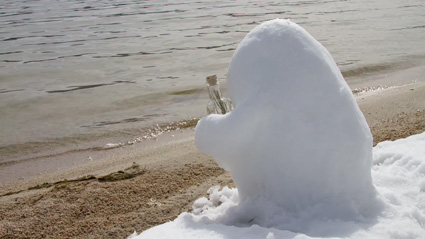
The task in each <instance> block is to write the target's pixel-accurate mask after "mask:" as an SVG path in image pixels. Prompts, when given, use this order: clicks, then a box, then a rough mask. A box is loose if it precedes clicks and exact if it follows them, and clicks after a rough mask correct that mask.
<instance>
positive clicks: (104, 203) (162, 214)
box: [0, 82, 425, 238]
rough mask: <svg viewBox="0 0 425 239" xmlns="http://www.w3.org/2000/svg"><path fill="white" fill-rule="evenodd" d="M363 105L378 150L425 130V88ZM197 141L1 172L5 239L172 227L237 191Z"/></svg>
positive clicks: (122, 234) (0, 228)
mask: <svg viewBox="0 0 425 239" xmlns="http://www.w3.org/2000/svg"><path fill="white" fill-rule="evenodd" d="M357 101H358V103H359V105H360V108H361V109H362V111H363V113H364V115H365V116H366V118H367V121H368V123H369V125H370V127H371V130H372V133H373V136H374V143H375V144H376V143H378V142H380V141H383V140H394V139H398V138H403V137H407V136H409V135H412V134H417V133H421V132H423V131H425V83H423V82H418V83H411V84H408V85H404V86H398V87H390V88H387V89H380V90H368V91H366V92H364V93H360V94H359V95H358V96H357ZM192 123H193V122H192ZM192 125H193V124H192ZM180 128H181V127H180ZM193 135H194V129H193V127H187V128H185V129H179V130H175V128H174V130H171V131H170V132H168V133H164V134H162V135H161V136H158V137H151V138H150V139H144V140H142V141H141V142H138V143H135V144H133V145H126V146H125V147H117V148H113V149H110V150H99V148H96V147H94V148H91V149H90V150H74V151H69V152H62V153H57V154H52V155H50V156H42V157H38V158H33V159H30V160H21V161H15V162H11V163H6V164H3V165H0V179H1V181H0V182H2V185H1V186H0V195H1V196H0V238H126V237H127V236H128V235H130V234H131V233H133V231H134V230H136V231H137V232H142V231H143V230H146V229H148V228H150V227H152V226H155V225H158V224H161V223H164V222H167V221H170V220H173V219H174V218H175V217H177V215H179V214H180V213H181V212H183V211H189V210H190V208H191V204H192V203H193V201H194V200H196V199H197V198H199V197H201V196H204V195H205V194H206V192H207V189H208V188H209V187H211V186H214V185H221V186H224V185H230V186H233V184H232V180H231V178H230V176H229V174H228V173H227V172H225V171H223V170H222V169H220V168H219V167H218V166H217V165H216V164H215V163H214V161H213V160H212V159H211V158H210V157H208V156H206V155H203V154H202V153H200V152H199V151H198V150H197V148H196V146H195V144H194V139H193Z"/></svg>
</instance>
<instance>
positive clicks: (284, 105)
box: [131, 19, 425, 239]
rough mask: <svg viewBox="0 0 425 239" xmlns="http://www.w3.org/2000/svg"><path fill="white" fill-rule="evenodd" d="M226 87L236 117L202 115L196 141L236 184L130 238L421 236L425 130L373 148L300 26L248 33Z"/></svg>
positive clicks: (349, 99) (279, 24)
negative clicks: (187, 210)
mask: <svg viewBox="0 0 425 239" xmlns="http://www.w3.org/2000/svg"><path fill="white" fill-rule="evenodd" d="M228 87H229V93H230V96H231V98H232V100H233V102H234V103H235V109H234V111H232V112H230V113H228V114H226V115H209V116H207V117H204V118H203V119H202V120H201V121H200V122H199V123H198V125H197V127H196V132H195V138H196V143H197V145H198V148H199V149H200V150H201V151H202V152H204V153H206V154H209V155H211V156H212V157H213V158H214V160H216V162H217V163H218V164H219V165H220V166H221V167H223V168H225V169H227V170H229V171H230V172H231V175H232V178H233V180H234V182H235V184H236V186H237V189H229V188H223V189H222V190H219V188H212V189H211V190H210V196H209V198H201V199H199V200H197V201H196V202H195V203H194V205H193V209H194V210H193V212H192V213H183V214H181V215H180V216H179V217H178V218H177V219H176V220H175V221H173V222H169V223H166V224H163V225H161V226H158V227H155V228H152V229H149V230H147V231H145V232H143V233H142V234H141V235H139V236H135V235H132V236H131V237H132V238H155V239H158V238H185V239H187V238H268V239H271V238H298V239H299V238H324V237H325V238H341V237H342V238H420V236H423V235H425V229H424V225H425V216H424V213H423V211H424V210H425V195H424V189H425V181H424V174H425V143H424V142H425V133H424V134H422V135H418V136H415V137H411V138H408V139H406V140H400V141H396V142H388V143H382V144H379V145H378V146H377V147H376V148H375V149H374V151H373V148H372V136H371V134H370V131H369V128H368V126H367V123H366V121H365V119H364V116H363V114H362V113H361V112H360V110H359V108H358V106H357V103H356V101H355V99H354V97H353V95H352V93H351V91H350V89H349V87H348V86H347V84H346V83H345V81H344V79H343V77H342V75H341V73H340V71H339V70H338V67H337V66H336V64H335V62H334V60H333V59H332V57H331V56H330V54H329V53H328V52H327V50H326V49H325V48H324V47H323V46H322V45H321V44H320V43H318V42H317V41H316V40H315V39H314V38H313V37H312V36H310V35H309V34H308V33H307V32H306V31H305V30H304V29H302V28H301V27H300V26H298V25H297V24H295V23H292V22H290V21H286V20H279V19H277V20H273V21H269V22H265V23H263V24H261V25H260V26H258V27H256V28H255V29H254V30H252V31H251V32H250V33H249V34H248V35H247V36H246V37H245V38H244V39H243V41H242V42H241V43H240V44H239V46H238V48H237V49H236V52H235V54H234V55H233V58H232V62H231V64H230V67H229V72H228ZM372 151H373V152H374V154H372ZM372 155H374V156H373V162H374V164H373V168H372ZM372 173H373V180H374V181H375V185H376V188H375V186H374V185H373V184H372ZM377 190H378V192H377Z"/></svg>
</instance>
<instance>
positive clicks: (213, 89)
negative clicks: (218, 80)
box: [207, 84, 222, 100]
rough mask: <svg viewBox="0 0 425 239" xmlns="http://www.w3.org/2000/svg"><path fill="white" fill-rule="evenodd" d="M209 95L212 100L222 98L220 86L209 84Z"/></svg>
mask: <svg viewBox="0 0 425 239" xmlns="http://www.w3.org/2000/svg"><path fill="white" fill-rule="evenodd" d="M207 88H208V95H209V96H210V99H211V100H214V99H221V98H222V97H221V92H220V86H219V85H218V84H217V85H208V87H207Z"/></svg>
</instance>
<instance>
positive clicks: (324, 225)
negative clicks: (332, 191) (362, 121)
mask: <svg viewBox="0 0 425 239" xmlns="http://www.w3.org/2000/svg"><path fill="white" fill-rule="evenodd" d="M372 176H373V180H374V183H375V185H376V188H377V191H378V193H379V194H380V195H382V200H383V201H384V203H383V208H381V213H379V214H377V215H376V216H375V217H374V218H369V220H365V221H363V222H359V221H344V220H314V219H309V218H313V215H314V210H311V211H304V213H305V214H304V215H303V217H304V219H303V220H300V218H297V217H294V216H290V215H287V216H286V218H285V219H284V220H283V221H282V218H280V219H275V220H277V221H280V222H284V223H282V224H281V225H276V226H275V227H262V226H258V225H255V224H254V223H253V222H245V223H239V224H232V223H233V222H232V219H234V218H235V217H237V216H238V215H239V214H243V213H244V212H245V210H246V208H243V207H241V205H240V201H239V194H238V190H237V189H229V188H223V189H222V190H221V191H220V190H219V189H218V188H213V189H211V192H210V196H209V199H207V198H201V199H198V200H197V201H196V202H195V203H194V206H193V207H194V210H193V212H192V213H183V214H181V215H180V216H179V217H178V218H177V219H176V220H174V221H173V222H168V223H165V224H163V225H160V226H157V227H154V228H151V229H149V230H147V231H145V232H143V233H142V234H140V235H139V236H136V235H133V236H132V237H131V238H132V239H150V238H152V239H162V238H173V239H180V238H182V239H183V238H184V239H191V238H194V239H195V238H196V239H198V238H205V239H216V238H217V239H224V238H226V239H229V238H246V239H258V238H266V239H277V238H279V239H309V238H312V239H313V238H314V239H316V238H328V239H329V238H352V239H364V238H368V239H382V238H385V239H392V238H393V239H396V238H402V239H421V238H424V235H425V214H424V212H425V132H424V133H422V134H420V135H415V136H411V137H409V138H407V139H401V140H397V141H394V142H383V143H380V144H378V145H377V146H376V147H375V148H374V150H373V167H372ZM245 206H247V205H245ZM252 206H253V207H257V208H256V210H270V209H269V208H268V205H252ZM235 214H236V215H235ZM282 217H284V215H282ZM269 220H274V219H273V218H270V219H269ZM290 224H293V225H290ZM295 224H298V225H299V229H303V227H304V230H289V229H288V228H291V227H292V228H294V225H295ZM305 225H309V226H308V227H309V228H305V227H306V226H305Z"/></svg>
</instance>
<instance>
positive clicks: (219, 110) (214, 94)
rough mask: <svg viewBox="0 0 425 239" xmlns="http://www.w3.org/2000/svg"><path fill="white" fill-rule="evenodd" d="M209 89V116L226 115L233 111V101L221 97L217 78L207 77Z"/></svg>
mask: <svg viewBox="0 0 425 239" xmlns="http://www.w3.org/2000/svg"><path fill="white" fill-rule="evenodd" d="M207 89H208V94H209V96H210V102H208V104H207V113H208V114H223V115H224V114H226V113H227V112H230V111H232V110H233V105H232V101H230V100H229V99H227V98H224V97H222V96H221V92H220V86H219V84H218V81H217V76H216V75H212V76H207Z"/></svg>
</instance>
